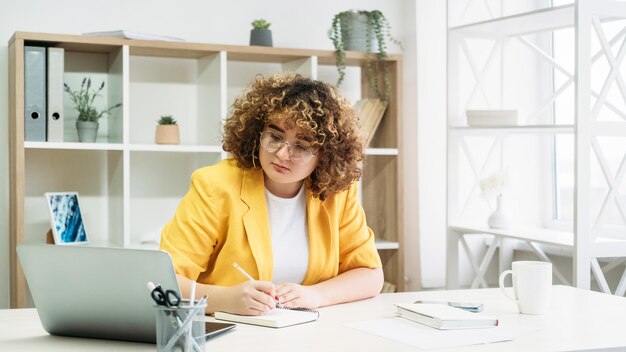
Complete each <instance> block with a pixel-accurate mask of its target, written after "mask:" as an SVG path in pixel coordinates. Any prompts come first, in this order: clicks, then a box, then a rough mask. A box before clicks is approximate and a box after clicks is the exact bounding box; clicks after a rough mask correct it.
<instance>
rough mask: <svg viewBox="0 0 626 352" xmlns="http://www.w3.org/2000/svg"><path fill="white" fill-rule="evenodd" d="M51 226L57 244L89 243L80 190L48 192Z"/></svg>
mask: <svg viewBox="0 0 626 352" xmlns="http://www.w3.org/2000/svg"><path fill="white" fill-rule="evenodd" d="M45 198H46V203H47V204H48V210H49V212H50V226H51V227H52V235H53V237H54V243H55V244H61V245H71V244H87V243H89V239H88V237H87V232H86V231H85V224H84V222H83V217H82V214H81V212H80V204H79V201H78V192H46V193H45Z"/></svg>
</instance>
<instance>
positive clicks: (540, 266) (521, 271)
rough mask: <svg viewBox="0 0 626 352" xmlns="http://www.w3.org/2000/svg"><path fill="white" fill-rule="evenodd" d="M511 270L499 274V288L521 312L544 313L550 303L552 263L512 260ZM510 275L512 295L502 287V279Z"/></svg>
mask: <svg viewBox="0 0 626 352" xmlns="http://www.w3.org/2000/svg"><path fill="white" fill-rule="evenodd" d="M511 267H512V268H513V270H506V271H504V272H503V273H502V274H500V290H502V292H503V293H504V295H505V296H506V297H507V298H508V299H510V300H513V301H515V302H516V303H517V306H518V307H519V311H520V313H522V314H545V313H546V312H547V311H548V306H549V305H550V291H551V290H552V263H550V262H538V261H518V262H513V264H512V266H511ZM508 274H511V275H512V282H513V297H511V296H510V295H509V294H508V292H507V291H506V290H505V289H504V279H505V278H506V276H507V275H508Z"/></svg>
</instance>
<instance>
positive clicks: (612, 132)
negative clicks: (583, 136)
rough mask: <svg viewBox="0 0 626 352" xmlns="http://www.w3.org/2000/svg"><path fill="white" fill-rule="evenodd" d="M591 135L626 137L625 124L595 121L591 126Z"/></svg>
mask: <svg viewBox="0 0 626 352" xmlns="http://www.w3.org/2000/svg"><path fill="white" fill-rule="evenodd" d="M591 131H592V132H591V133H592V134H593V135H597V136H615V137H623V136H626V122H613V121H595V122H593V123H592V124H591Z"/></svg>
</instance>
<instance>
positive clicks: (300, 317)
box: [215, 308, 320, 328]
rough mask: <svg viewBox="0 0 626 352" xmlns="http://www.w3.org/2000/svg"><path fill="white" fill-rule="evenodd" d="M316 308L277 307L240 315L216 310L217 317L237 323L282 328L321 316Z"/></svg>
mask: <svg viewBox="0 0 626 352" xmlns="http://www.w3.org/2000/svg"><path fill="white" fill-rule="evenodd" d="M319 316H320V313H319V312H318V311H316V310H309V309H300V308H276V309H272V310H270V311H269V312H267V313H265V314H263V315H239V314H232V313H225V312H215V319H218V320H227V321H234V322H237V323H244V324H252V325H259V326H267V327H270V328H282V327H285V326H291V325H297V324H303V323H308V322H311V321H314V320H317V318H319Z"/></svg>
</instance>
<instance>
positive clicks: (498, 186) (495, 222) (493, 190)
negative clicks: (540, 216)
mask: <svg viewBox="0 0 626 352" xmlns="http://www.w3.org/2000/svg"><path fill="white" fill-rule="evenodd" d="M508 183H509V173H508V171H507V170H506V169H503V170H499V171H497V172H495V173H493V174H491V175H489V176H488V177H486V178H484V179H483V180H481V181H480V189H481V191H482V196H483V197H485V198H493V197H494V196H495V197H496V210H494V212H493V213H491V215H489V218H488V219H487V225H489V227H490V228H492V229H506V228H509V227H511V221H510V219H509V217H508V215H507V213H506V210H505V208H504V204H503V201H502V194H503V191H504V188H505V187H506V186H507V185H508Z"/></svg>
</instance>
